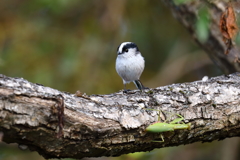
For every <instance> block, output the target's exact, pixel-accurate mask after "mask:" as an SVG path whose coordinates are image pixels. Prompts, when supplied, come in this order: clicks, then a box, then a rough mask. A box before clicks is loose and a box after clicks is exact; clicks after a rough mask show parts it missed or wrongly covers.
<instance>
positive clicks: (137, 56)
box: [115, 42, 147, 93]
mask: <svg viewBox="0 0 240 160" xmlns="http://www.w3.org/2000/svg"><path fill="white" fill-rule="evenodd" d="M115 67H116V71H117V73H118V75H119V76H120V77H121V78H122V80H123V84H124V91H123V92H125V93H127V91H129V90H126V84H127V83H130V82H133V83H134V84H135V86H136V87H137V88H138V89H139V90H141V91H142V90H143V89H147V87H144V86H143V84H142V83H141V81H140V76H141V74H142V72H143V70H144V67H145V60H144V58H143V56H142V54H141V52H140V51H139V49H138V47H137V45H136V44H135V43H134V42H123V43H121V44H120V45H119V46H118V48H117V59H116V66H115Z"/></svg>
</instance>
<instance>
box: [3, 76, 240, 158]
mask: <svg viewBox="0 0 240 160" xmlns="http://www.w3.org/2000/svg"><path fill="white" fill-rule="evenodd" d="M59 95H61V96H59ZM239 95H240V74H239V73H235V74H232V75H228V76H220V77H215V78H211V79H207V80H206V79H205V80H201V81H196V82H192V83H183V84H173V85H169V86H163V87H158V88H155V89H150V90H145V91H144V92H140V91H137V90H134V91H131V92H130V93H128V94H123V92H122V91H120V92H118V93H113V94H110V95H91V96H87V95H80V94H79V96H80V97H79V96H76V95H74V94H69V93H64V92H60V91H57V90H55V89H52V88H49V87H44V86H42V85H39V84H34V83H30V82H28V81H26V80H24V79H22V78H10V77H6V76H4V75H0V131H2V132H3V133H4V137H3V141H5V142H7V143H18V144H19V145H20V148H24V146H28V147H29V148H30V150H34V151H37V152H38V153H39V154H41V155H43V156H44V157H46V158H64V157H71V158H83V157H100V156H119V155H121V154H126V153H130V152H136V151H150V150H152V149H154V148H161V147H168V146H178V145H182V144H189V143H194V142H198V141H201V142H211V141H213V140H221V139H225V138H227V137H239V136H240V123H239V122H240V107H239V106H240V99H239ZM61 97H63V98H61ZM62 99H63V102H64V103H63V104H64V105H61V102H62ZM61 106H62V107H64V119H63V121H64V127H63V130H62V133H63V134H62V136H60V137H59V138H58V136H59V133H61V130H59V126H61V124H59V119H60V120H61V111H63V110H61ZM144 108H154V109H161V110H162V111H163V112H164V113H165V114H162V115H161V118H162V120H163V119H168V118H170V117H171V116H170V114H169V113H168V112H171V113H174V114H175V113H178V114H180V115H182V116H184V118H185V120H184V122H185V123H188V122H190V123H191V129H190V130H187V129H185V130H177V131H174V132H165V133H163V136H164V139H165V142H164V143H154V142H152V140H156V139H159V134H158V133H154V134H153V133H146V132H145V128H146V127H147V126H148V125H150V124H152V123H154V122H156V121H157V120H158V117H159V116H158V112H157V111H152V110H146V109H144ZM58 116H59V117H58ZM174 118H176V117H171V119H174Z"/></svg>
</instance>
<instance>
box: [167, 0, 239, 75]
mask: <svg viewBox="0 0 240 160" xmlns="http://www.w3.org/2000/svg"><path fill="white" fill-rule="evenodd" d="M163 1H164V2H165V4H167V6H168V7H169V8H170V9H171V10H172V13H173V15H174V17H175V18H176V19H178V20H179V22H180V23H182V24H183V25H184V27H185V28H186V29H187V30H188V31H189V33H190V34H191V35H192V37H193V38H194V40H195V41H196V42H197V44H198V45H199V46H200V47H201V48H202V49H204V50H205V51H206V53H207V54H208V55H209V57H210V58H211V59H212V61H213V62H214V63H215V64H216V65H217V66H218V67H219V68H220V69H221V70H222V71H223V72H224V73H225V74H230V73H234V72H239V71H240V63H239V62H238V59H239V57H240V55H239V51H240V49H239V47H238V46H236V45H235V46H234V48H233V49H232V50H231V51H230V54H228V55H226V54H225V52H226V50H227V45H226V44H224V41H223V39H222V34H221V31H220V18H221V15H222V13H223V12H224V11H225V9H226V7H227V3H226V1H210V0H198V1H189V2H188V3H182V4H181V5H176V4H175V3H174V0H163ZM203 5H205V6H207V7H208V13H209V14H208V15H209V19H210V26H209V36H208V38H207V40H206V41H205V42H201V41H200V40H199V39H198V37H197V34H196V27H195V26H196V22H197V19H198V11H199V10H200V9H201V8H202V7H203Z"/></svg>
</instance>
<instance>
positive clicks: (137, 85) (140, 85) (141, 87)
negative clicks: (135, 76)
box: [133, 80, 149, 91]
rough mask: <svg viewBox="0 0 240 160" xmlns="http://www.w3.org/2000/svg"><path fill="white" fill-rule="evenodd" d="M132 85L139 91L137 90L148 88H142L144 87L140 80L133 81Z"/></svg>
mask: <svg viewBox="0 0 240 160" xmlns="http://www.w3.org/2000/svg"><path fill="white" fill-rule="evenodd" d="M133 83H134V84H135V86H136V87H137V88H138V89H139V90H141V91H142V90H143V89H149V88H148V87H144V85H143V84H142V82H141V81H140V80H135V81H133Z"/></svg>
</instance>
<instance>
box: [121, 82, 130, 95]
mask: <svg viewBox="0 0 240 160" xmlns="http://www.w3.org/2000/svg"><path fill="white" fill-rule="evenodd" d="M123 84H124V90H123V93H127V92H128V91H131V90H130V89H126V83H123Z"/></svg>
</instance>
